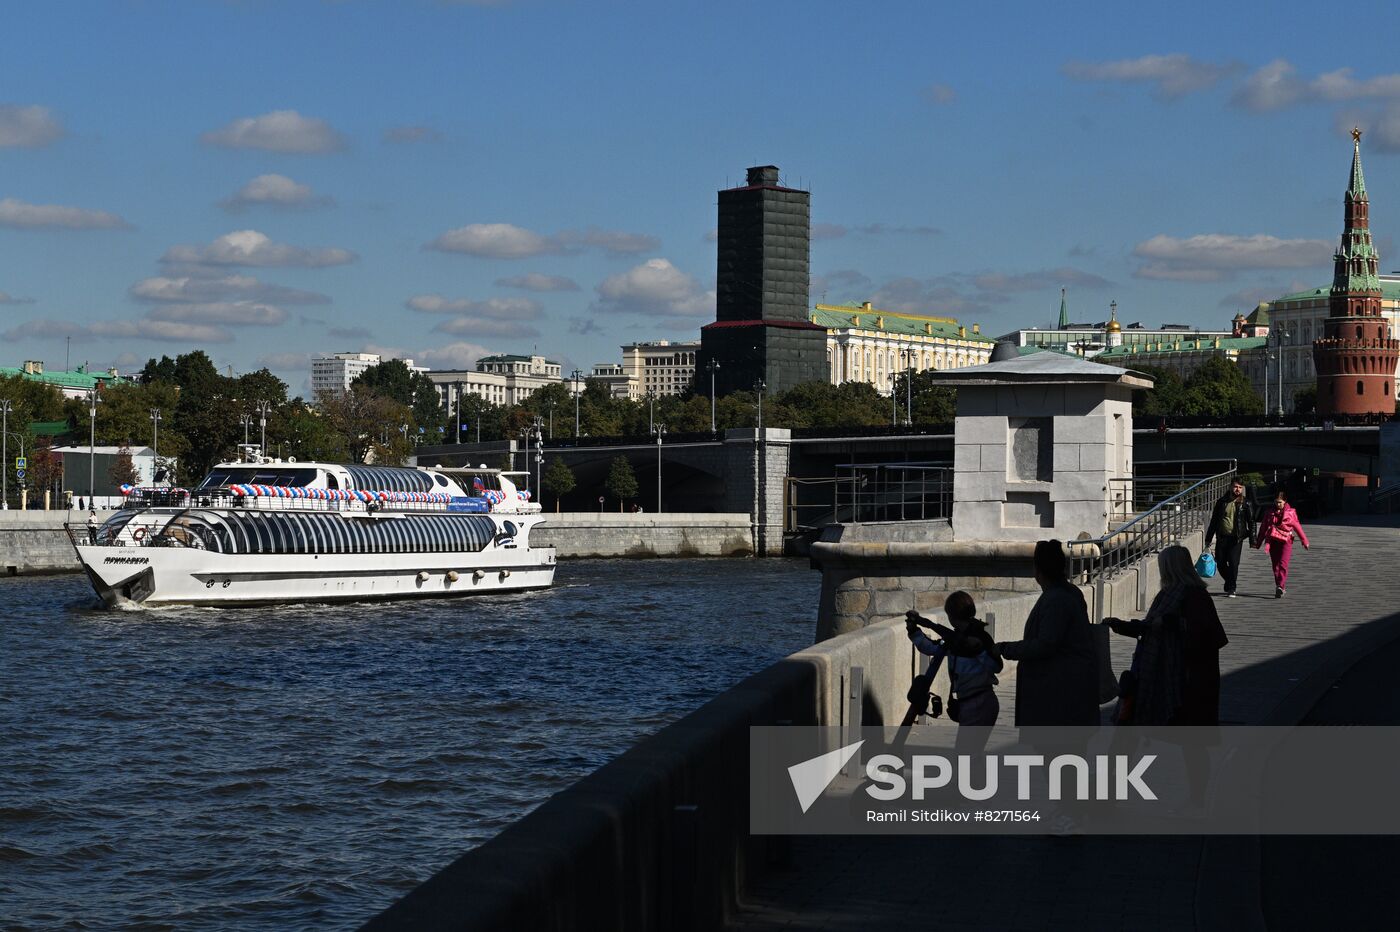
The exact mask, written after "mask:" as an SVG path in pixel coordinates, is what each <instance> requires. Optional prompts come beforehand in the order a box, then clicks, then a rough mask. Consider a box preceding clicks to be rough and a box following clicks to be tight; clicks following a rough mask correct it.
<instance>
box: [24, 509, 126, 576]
mask: <svg viewBox="0 0 1400 932" xmlns="http://www.w3.org/2000/svg"><path fill="white" fill-rule="evenodd" d="M111 515H112V512H110V511H99V512H98V513H97V520H98V521H106V520H107V518H108V517H109V516H111ZM86 521H87V512H85V511H78V510H76V509H74V510H72V511H0V576H27V575H30V574H36V573H71V572H76V571H77V570H78V569H79V568H80V567H79V564H78V555H77V554H76V553H74V552H73V545H72V543H70V542H69V540H68V534H67V532H65V531H64V529H63V525H64V523H76V524H83V523H84V522H86Z"/></svg>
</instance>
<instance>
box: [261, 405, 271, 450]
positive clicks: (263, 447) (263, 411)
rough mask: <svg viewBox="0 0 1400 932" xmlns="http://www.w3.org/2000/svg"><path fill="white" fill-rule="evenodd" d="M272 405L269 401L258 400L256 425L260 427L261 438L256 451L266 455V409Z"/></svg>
mask: <svg viewBox="0 0 1400 932" xmlns="http://www.w3.org/2000/svg"><path fill="white" fill-rule="evenodd" d="M271 407H272V402H270V401H259V402H258V427H259V428H261V429H262V440H260V441H259V442H258V452H259V453H261V454H262V455H264V456H266V455H267V410H268V408H271Z"/></svg>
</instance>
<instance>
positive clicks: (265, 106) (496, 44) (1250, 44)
mask: <svg viewBox="0 0 1400 932" xmlns="http://www.w3.org/2000/svg"><path fill="white" fill-rule="evenodd" d="M1397 20H1400V14H1397V12H1396V10H1395V8H1394V6H1393V5H1387V4H1380V3H1377V4H1366V3H1352V4H1348V5H1347V7H1346V11H1345V13H1341V12H1338V13H1331V14H1329V13H1326V12H1324V11H1322V10H1321V9H1319V8H1318V7H1317V6H1316V5H1315V4H1308V5H1304V4H1302V3H1289V4H1279V3H1268V4H1265V3H1257V4H1251V3H1235V4H1232V5H1230V7H1229V8H1228V11H1225V12H1222V8H1220V7H1219V6H1218V5H1213V6H1212V5H1206V4H1191V3H1180V4H1176V5H1173V6H1172V7H1170V8H1152V9H1148V8H1142V9H1136V8H1134V7H1133V6H1132V5H1122V4H1117V5H1095V6H1089V5H1087V4H1077V5H1072V6H1071V5H1053V4H1042V3H1036V4H1015V3H1013V4H965V3H960V4H951V3H878V2H876V3H865V4H851V3H825V2H808V3H800V2H775V3H768V4H764V5H755V4H748V3H744V4H740V3H729V2H713V0H712V2H707V3H691V2H673V3H663V4H657V3H650V4H645V3H632V2H598V3H584V2H550V0H499V2H494V3H480V2H478V3H473V2H461V3H452V2H437V0H398V2H375V0H342V2H319V0H288V2H278V3H274V2H270V0H269V2H261V0H243V2H218V0H207V2H202V0H187V2H182V3H175V2H169V3H167V2H153V0H148V2H136V0H129V2H123V0H109V2H90V3H69V2H48V3H44V4H29V5H27V6H25V7H23V8H22V9H16V8H10V9H8V10H7V12H6V24H7V28H6V32H7V33H8V35H9V40H10V41H7V42H6V43H5V54H4V55H3V56H0V364H4V365H16V364H18V362H19V361H21V360H23V359H43V360H45V361H46V362H47V364H48V365H49V366H50V367H53V368H57V367H59V366H61V365H62V363H63V359H64V353H65V349H66V338H68V337H71V338H72V343H71V347H72V349H71V353H72V360H73V362H74V364H77V363H81V362H84V361H87V362H90V363H91V364H92V365H94V366H107V365H113V364H115V365H119V366H122V367H123V368H131V367H136V366H139V365H140V364H141V363H143V362H144V361H145V359H146V358H148V357H149V356H152V355H159V354H162V353H167V354H171V355H174V354H176V353H178V352H184V351H187V350H189V349H191V348H202V349H205V350H206V351H208V352H209V353H210V355H211V356H212V357H213V358H214V359H215V360H216V362H218V363H219V364H220V365H221V366H222V365H228V366H232V367H233V369H234V371H235V372H238V371H247V370H250V369H254V368H257V367H259V366H261V365H267V366H269V367H270V368H272V369H273V370H274V371H275V372H277V373H278V374H280V375H281V376H282V377H283V378H285V379H286V380H287V381H288V382H289V384H290V385H291V387H292V389H293V391H303V390H304V387H305V381H306V375H307V363H306V358H307V356H308V355H310V354H314V353H318V352H324V351H337V350H361V349H370V350H382V351H391V352H395V353H403V354H406V355H411V356H413V357H414V358H415V359H416V360H418V361H420V362H423V363H427V364H431V365H433V366H435V367H443V366H450V365H464V366H465V365H470V364H471V363H472V362H474V360H475V359H476V358H477V357H478V356H480V355H481V354H483V353H485V352H488V351H489V352H529V351H530V350H531V349H532V348H538V350H539V351H540V352H542V353H544V354H546V355H548V356H550V357H552V358H555V359H558V360H560V361H562V362H563V363H564V364H565V365H566V367H569V368H572V367H574V366H578V367H580V368H584V369H587V368H589V367H591V366H592V365H593V364H594V363H597V362H603V361H610V360H615V359H616V358H617V356H618V349H617V347H618V346H619V345H620V344H622V343H624V342H630V341H635V340H640V339H654V338H669V339H687V338H695V337H696V336H697V335H698V331H699V327H700V325H701V324H703V323H705V322H707V321H708V320H711V319H713V297H712V289H713V284H714V261H715V259H714V249H715V247H714V243H713V240H712V236H713V230H714V226H715V192H716V190H718V189H719V188H722V187H726V186H728V185H732V184H736V183H738V182H739V180H740V179H742V177H743V172H744V169H745V167H746V166H749V165H757V164H776V165H778V166H780V167H781V168H782V170H783V173H784V180H785V181H786V182H787V183H789V184H792V185H795V186H801V187H805V188H807V189H809V190H811V191H812V211H813V223H814V234H815V238H814V242H813V246H812V274H813V285H812V298H813V301H819V300H823V299H825V300H827V301H830V302H839V301H847V300H853V301H861V300H871V301H874V302H875V303H876V304H877V306H881V307H886V308H891V309H899V310H907V311H911V312H921V313H934V314H944V315H949V316H956V317H959V318H960V319H961V320H963V321H964V322H965V323H969V324H970V323H973V322H978V323H981V324H982V327H983V330H984V331H986V332H998V333H999V332H1004V331H1006V330H1010V329H1013V328H1015V327H1018V326H1032V325H1037V324H1039V325H1044V324H1046V323H1048V322H1049V321H1050V320H1051V319H1052V318H1053V316H1054V314H1055V312H1056V309H1057V306H1058V300H1059V289H1060V288H1061V287H1066V288H1068V289H1069V295H1070V305H1071V310H1072V313H1073V316H1074V317H1076V318H1077V319H1087V320H1099V319H1102V318H1104V317H1105V316H1106V314H1107V306H1108V303H1109V301H1111V300H1117V302H1118V304H1119V308H1120V317H1121V318H1122V319H1123V320H1124V321H1125V322H1129V321H1134V320H1141V321H1143V322H1144V323H1146V324H1149V325H1155V324H1157V323H1161V322H1174V323H1189V324H1197V325H1201V326H1218V325H1220V324H1221V323H1222V322H1223V321H1225V320H1227V319H1228V318H1229V317H1230V316H1232V315H1233V314H1234V312H1235V311H1236V310H1239V309H1246V310H1247V309H1248V308H1249V307H1252V306H1253V303H1254V302H1255V301H1257V300H1260V299H1262V298H1267V297H1271V296H1276V295H1278V294H1281V293H1284V292H1286V291H1289V290H1293V289H1295V288H1298V287H1312V286H1315V285H1319V284H1322V283H1325V282H1326V281H1327V280H1328V279H1329V275H1330V255H1331V251H1332V248H1333V246H1334V243H1335V241H1336V238H1337V236H1338V234H1339V233H1340V230H1341V193H1342V191H1343V189H1344V188H1345V183H1346V177H1347V171H1348V166H1349V159H1350V148H1351V145H1350V139H1349V138H1348V137H1347V135H1346V131H1347V130H1349V129H1350V128H1351V126H1352V124H1353V123H1357V124H1359V125H1360V126H1361V127H1362V128H1363V130H1365V131H1366V135H1365V136H1364V137H1363V140H1362V150H1363V156H1364V158H1365V164H1366V171H1367V182H1368V186H1369V189H1370V194H1371V201H1372V212H1371V217H1372V226H1373V228H1374V229H1375V232H1376V240H1377V244H1378V247H1379V248H1380V250H1381V261H1382V268H1383V269H1387V270H1388V269H1392V268H1396V269H1400V255H1397V254H1396V250H1397V245H1396V244H1397V243H1400V235H1397V234H1400V158H1397V155H1400V66H1397V65H1393V64H1390V63H1389V62H1388V59H1387V58H1386V56H1384V55H1383V54H1381V52H1382V50H1383V46H1382V45H1381V44H1380V43H1379V42H1377V41H1376V37H1378V36H1386V35H1391V34H1393V33H1395V31H1396V26H1397V25H1400V22H1397ZM1357 48H1362V49H1368V50H1369V51H1368V53H1367V54H1366V55H1365V56H1364V57H1358V56H1357V53H1356V52H1355V49H1357ZM1348 69H1349V70H1348Z"/></svg>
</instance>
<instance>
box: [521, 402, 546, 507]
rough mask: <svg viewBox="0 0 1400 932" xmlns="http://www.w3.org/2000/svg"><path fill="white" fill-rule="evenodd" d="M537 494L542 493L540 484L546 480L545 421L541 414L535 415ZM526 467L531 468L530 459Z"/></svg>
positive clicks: (526, 462) (535, 492)
mask: <svg viewBox="0 0 1400 932" xmlns="http://www.w3.org/2000/svg"><path fill="white" fill-rule="evenodd" d="M534 427H535V491H534V494H535V495H539V494H541V492H540V486H541V485H542V484H543V482H544V421H543V419H541V418H540V416H539V415H535V424H534ZM525 468H526V470H528V469H529V468H530V462H529V460H526V461H525Z"/></svg>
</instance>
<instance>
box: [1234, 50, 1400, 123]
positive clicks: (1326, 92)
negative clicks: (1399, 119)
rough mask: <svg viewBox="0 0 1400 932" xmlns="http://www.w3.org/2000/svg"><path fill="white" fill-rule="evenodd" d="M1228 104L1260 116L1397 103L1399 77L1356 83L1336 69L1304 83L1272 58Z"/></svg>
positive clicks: (1285, 63)
mask: <svg viewBox="0 0 1400 932" xmlns="http://www.w3.org/2000/svg"><path fill="white" fill-rule="evenodd" d="M1231 100H1232V102H1233V103H1234V104H1235V106H1237V107H1243V108H1244V109H1246V110H1254V111H1261V112H1262V111H1270V110H1282V109H1284V108H1285V107H1291V106H1293V105H1295V104H1303V103H1313V102H1316V101H1344V100H1387V101H1400V74H1379V75H1376V76H1374V77H1370V78H1363V79H1360V80H1358V79H1357V78H1355V77H1353V72H1352V69H1350V68H1338V69H1337V70H1336V71H1329V72H1326V73H1325V74H1320V75H1318V76H1317V77H1315V78H1312V79H1305V78H1300V77H1299V76H1298V69H1297V68H1296V67H1295V66H1294V65H1293V63H1292V62H1290V61H1288V60H1287V59H1283V58H1276V59H1274V60H1273V61H1271V62H1269V63H1268V64H1267V65H1263V66H1261V67H1260V68H1258V69H1256V70H1255V71H1254V72H1253V73H1251V74H1250V75H1249V76H1248V77H1246V78H1245V80H1244V83H1243V84H1242V85H1240V88H1239V89H1238V90H1237V91H1236V92H1235V95H1234V97H1233V98H1232V99H1231Z"/></svg>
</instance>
